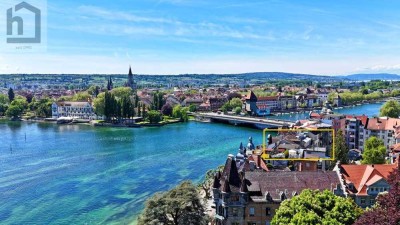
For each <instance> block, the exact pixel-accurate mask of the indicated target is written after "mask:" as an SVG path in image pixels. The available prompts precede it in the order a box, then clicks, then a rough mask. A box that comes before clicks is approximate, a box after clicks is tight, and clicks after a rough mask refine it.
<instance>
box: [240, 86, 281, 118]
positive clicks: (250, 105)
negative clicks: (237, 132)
mask: <svg viewBox="0 0 400 225" xmlns="http://www.w3.org/2000/svg"><path fill="white" fill-rule="evenodd" d="M277 109H278V97H276V96H268V97H257V96H256V95H255V94H254V92H252V91H250V92H249V93H248V94H247V96H246V97H245V110H246V112H247V113H248V114H250V115H257V116H266V115H269V114H271V111H273V110H277Z"/></svg>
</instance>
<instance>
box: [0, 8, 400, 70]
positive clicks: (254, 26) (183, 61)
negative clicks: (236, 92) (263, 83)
mask: <svg viewBox="0 0 400 225" xmlns="http://www.w3.org/2000/svg"><path fill="white" fill-rule="evenodd" d="M399 6H400V5H399V3H393V2H379V3H378V2H376V3H374V2H372V3H371V4H363V2H362V1H353V2H346V1H335V4H329V3H326V2H310V1H302V2H296V1H281V0H279V1H278V0H275V1H250V2H246V3H243V2H239V1H219V2H218V3H216V2H212V1H208V0H201V1H200V0H196V1H184V0H167V1H159V0H157V1H156V0H154V1H153V0H152V1H143V0H140V1H135V3H134V4H132V2H129V1H126V0H118V1H113V2H107V3H105V2H100V3H99V2H98V1H92V0H87V1H79V2H76V1H68V2H67V1H57V2H48V10H47V11H48V13H47V15H48V17H47V21H48V22H47V23H48V26H47V36H48V41H47V52H44V53H29V54H12V53H3V54H2V55H1V56H0V74H20V73H33V74H60V73H64V74H124V73H126V65H129V64H132V67H133V68H134V73H137V74H160V75H169V74H186V73H189V74H214V73H215V74H231V73H245V72H251V71H279V72H288V73H302V74H317V75H344V74H354V73H397V74H399V73H400V65H399V59H400V58H399V56H398V55H397V53H398V52H399V50H400V43H399V42H398V41H397V38H396V37H398V35H399V33H400V29H399V27H400V25H399V23H398V22H397V21H400V20H399V19H400V18H399V15H398V14H397V12H396V10H395V9H396V8H399ZM0 25H1V26H3V25H5V22H4V21H3V22H0ZM49 62H50V63H49Z"/></svg>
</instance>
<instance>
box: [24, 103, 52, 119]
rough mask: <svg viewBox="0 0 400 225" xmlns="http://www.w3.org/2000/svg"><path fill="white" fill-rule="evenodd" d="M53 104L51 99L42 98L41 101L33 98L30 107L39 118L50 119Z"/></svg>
mask: <svg viewBox="0 0 400 225" xmlns="http://www.w3.org/2000/svg"><path fill="white" fill-rule="evenodd" d="M52 103H53V101H52V100H51V99H50V98H42V99H40V100H39V101H37V100H36V99H35V98H33V99H32V102H31V103H29V105H28V107H29V109H30V110H31V111H34V112H35V115H36V116H38V117H50V116H51V105H52Z"/></svg>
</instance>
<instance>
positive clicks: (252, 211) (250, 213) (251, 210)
mask: <svg viewBox="0 0 400 225" xmlns="http://www.w3.org/2000/svg"><path fill="white" fill-rule="evenodd" d="M254 211H255V210H254V208H250V209H249V215H250V216H254V214H255V213H254Z"/></svg>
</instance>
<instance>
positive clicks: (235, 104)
mask: <svg viewBox="0 0 400 225" xmlns="http://www.w3.org/2000/svg"><path fill="white" fill-rule="evenodd" d="M229 104H230V105H231V108H232V109H235V108H237V107H240V108H242V105H243V102H242V100H240V98H233V99H232V100H230V101H229Z"/></svg>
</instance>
